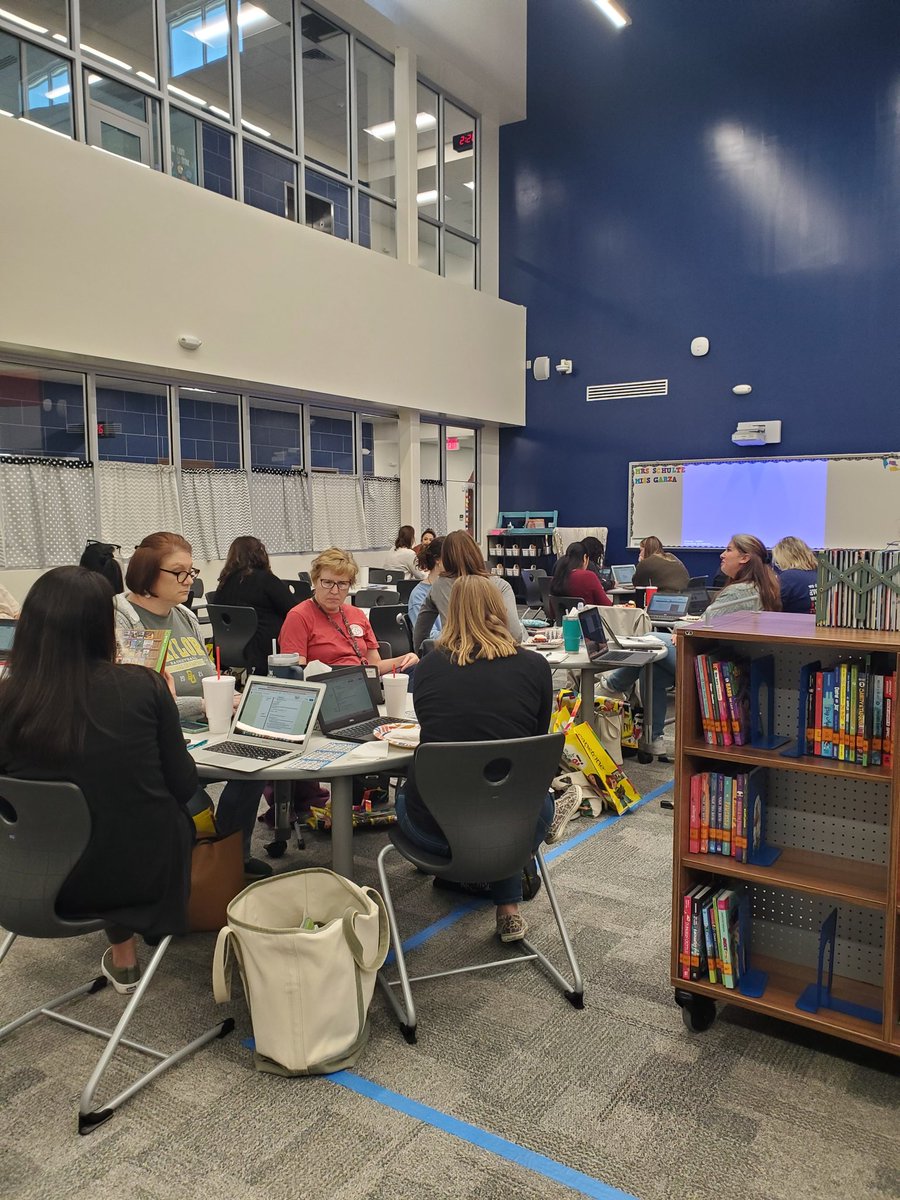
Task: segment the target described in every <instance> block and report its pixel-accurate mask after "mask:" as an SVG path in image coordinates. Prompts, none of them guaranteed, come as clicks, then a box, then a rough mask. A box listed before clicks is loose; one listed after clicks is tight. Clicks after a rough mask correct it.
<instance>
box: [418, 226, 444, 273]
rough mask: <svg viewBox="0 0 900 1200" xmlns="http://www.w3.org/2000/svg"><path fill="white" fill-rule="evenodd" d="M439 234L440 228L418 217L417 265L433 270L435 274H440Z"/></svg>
mask: <svg viewBox="0 0 900 1200" xmlns="http://www.w3.org/2000/svg"><path fill="white" fill-rule="evenodd" d="M439 236H440V230H439V229H438V227H437V225H432V224H431V223H430V222H429V221H423V220H422V219H421V218H420V219H419V266H420V267H422V268H423V270H425V271H432V272H434V274H435V275H439V274H440V260H439V258H438V251H439V247H438V238H439Z"/></svg>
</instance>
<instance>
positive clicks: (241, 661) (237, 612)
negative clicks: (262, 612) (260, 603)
mask: <svg viewBox="0 0 900 1200" xmlns="http://www.w3.org/2000/svg"><path fill="white" fill-rule="evenodd" d="M206 611H207V612H208V613H209V623H210V625H212V631H213V641H214V642H215V644H216V647H217V648H218V651H219V657H220V659H221V662H222V666H223V667H247V666H251V665H252V664H250V663H248V661H247V659H246V656H245V652H246V649H247V644H248V642H249V641H250V639H251V638H252V637H253V635H254V634H255V633H256V628H257V626H258V624H259V618H258V617H257V615H256V609H255V608H244V607H243V606H242V605H237V604H207V606H206Z"/></svg>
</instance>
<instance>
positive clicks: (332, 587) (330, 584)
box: [318, 579, 350, 592]
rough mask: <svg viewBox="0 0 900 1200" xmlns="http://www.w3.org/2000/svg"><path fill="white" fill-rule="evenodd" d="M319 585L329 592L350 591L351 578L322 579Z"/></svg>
mask: <svg viewBox="0 0 900 1200" xmlns="http://www.w3.org/2000/svg"><path fill="white" fill-rule="evenodd" d="M318 582H319V586H320V587H323V588H324V589H325V590H326V591H327V592H349V591H350V580H349V579H320V580H319V581H318Z"/></svg>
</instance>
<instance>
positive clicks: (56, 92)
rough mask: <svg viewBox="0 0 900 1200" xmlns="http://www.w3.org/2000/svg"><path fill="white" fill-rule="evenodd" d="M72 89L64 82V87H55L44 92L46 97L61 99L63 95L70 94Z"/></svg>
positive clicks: (46, 98)
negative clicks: (50, 90)
mask: <svg viewBox="0 0 900 1200" xmlns="http://www.w3.org/2000/svg"><path fill="white" fill-rule="evenodd" d="M71 90H72V89H71V88H70V87H69V85H68V84H67V83H64V84H63V85H62V87H58V88H54V89H53V91H52V92H44V99H45V100H61V99H62V97H63V96H68V94H69V92H70V91H71Z"/></svg>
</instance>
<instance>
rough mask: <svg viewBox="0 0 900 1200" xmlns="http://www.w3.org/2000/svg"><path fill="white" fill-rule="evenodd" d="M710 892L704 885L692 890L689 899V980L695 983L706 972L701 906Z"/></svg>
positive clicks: (708, 887)
mask: <svg viewBox="0 0 900 1200" xmlns="http://www.w3.org/2000/svg"><path fill="white" fill-rule="evenodd" d="M711 892H712V888H711V887H710V886H709V885H708V884H706V885H704V886H701V887H699V888H696V889H695V890H694V894H693V895H692V897H691V979H692V980H693V981H694V982H695V983H697V982H699V980H701V979H702V978H703V976H704V975H705V974H706V972H707V959H706V938H705V937H704V934H703V918H702V904H703V900H704V899H705V897H707V896H708V895H709V894H710V893H711Z"/></svg>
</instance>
